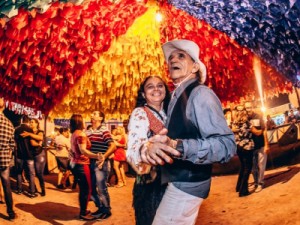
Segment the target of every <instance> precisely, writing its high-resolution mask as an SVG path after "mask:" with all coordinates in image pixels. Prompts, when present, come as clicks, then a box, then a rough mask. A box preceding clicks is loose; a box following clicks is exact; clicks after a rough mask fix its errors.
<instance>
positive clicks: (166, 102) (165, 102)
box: [135, 76, 171, 112]
mask: <svg viewBox="0 0 300 225" xmlns="http://www.w3.org/2000/svg"><path fill="white" fill-rule="evenodd" d="M153 77H156V78H158V79H160V80H161V81H162V82H163V83H164V86H165V88H166V97H165V99H164V100H163V107H164V110H165V112H167V109H168V105H169V102H170V98H171V95H170V91H169V88H168V85H167V84H166V82H165V81H164V80H163V79H162V78H161V77H159V76H148V77H146V78H145V80H144V81H143V82H142V83H141V85H140V88H139V90H138V95H137V99H136V104H135V108H137V107H142V106H144V105H145V104H146V99H145V98H144V97H143V93H145V84H146V83H147V81H148V80H149V79H150V78H153Z"/></svg>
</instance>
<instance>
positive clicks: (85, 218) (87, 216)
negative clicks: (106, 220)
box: [79, 214, 96, 221]
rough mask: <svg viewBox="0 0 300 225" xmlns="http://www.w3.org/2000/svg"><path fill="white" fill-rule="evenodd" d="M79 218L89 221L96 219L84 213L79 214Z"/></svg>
mask: <svg viewBox="0 0 300 225" xmlns="http://www.w3.org/2000/svg"><path fill="white" fill-rule="evenodd" d="M79 219H80V220H85V221H91V220H94V219H96V218H95V217H93V216H92V215H91V214H86V215H79Z"/></svg>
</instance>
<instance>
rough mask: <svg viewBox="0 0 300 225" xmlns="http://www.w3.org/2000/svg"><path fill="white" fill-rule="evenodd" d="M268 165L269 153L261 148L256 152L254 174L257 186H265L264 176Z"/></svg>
mask: <svg viewBox="0 0 300 225" xmlns="http://www.w3.org/2000/svg"><path fill="white" fill-rule="evenodd" d="M266 165H267V153H266V152H265V149H264V147H261V148H259V149H257V150H255V152H254V156H253V167H252V174H253V178H254V183H255V184H256V185H263V184H264V175H265V170H266Z"/></svg>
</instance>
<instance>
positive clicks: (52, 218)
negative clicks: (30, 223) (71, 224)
mask: <svg viewBox="0 0 300 225" xmlns="http://www.w3.org/2000/svg"><path fill="white" fill-rule="evenodd" d="M15 207H16V208H18V209H20V210H22V211H24V212H27V213H31V214H32V215H33V216H34V217H35V218H37V219H38V220H40V221H41V222H42V221H45V222H48V223H50V224H53V225H63V224H67V222H68V221H73V220H74V219H75V220H76V219H78V217H76V216H74V215H78V207H73V206H69V205H66V204H63V203H57V202H49V201H46V202H41V203H36V204H25V203H18V204H16V205H15ZM95 222H97V221H92V222H86V223H84V224H93V223H95Z"/></svg>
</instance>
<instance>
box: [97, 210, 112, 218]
mask: <svg viewBox="0 0 300 225" xmlns="http://www.w3.org/2000/svg"><path fill="white" fill-rule="evenodd" d="M109 217H111V212H107V213H102V214H101V216H100V218H98V219H100V220H106V219H107V218H109Z"/></svg>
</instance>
